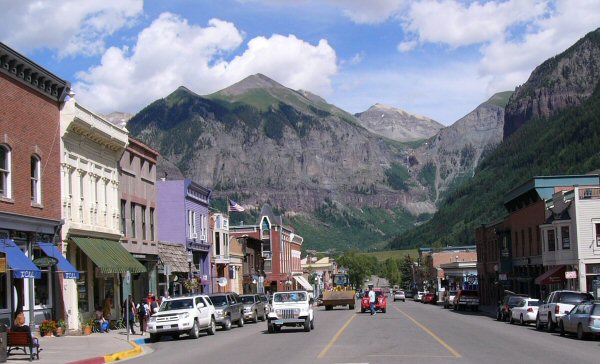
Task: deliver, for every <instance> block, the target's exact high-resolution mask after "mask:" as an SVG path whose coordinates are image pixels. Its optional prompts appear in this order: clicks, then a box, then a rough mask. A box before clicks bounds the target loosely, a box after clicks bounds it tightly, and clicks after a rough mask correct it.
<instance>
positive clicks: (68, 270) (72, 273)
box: [36, 242, 79, 279]
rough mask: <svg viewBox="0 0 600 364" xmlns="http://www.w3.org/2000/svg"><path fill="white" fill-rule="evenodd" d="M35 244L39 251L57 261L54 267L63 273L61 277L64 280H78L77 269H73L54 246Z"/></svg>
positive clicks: (50, 244)
mask: <svg viewBox="0 0 600 364" xmlns="http://www.w3.org/2000/svg"><path fill="white" fill-rule="evenodd" d="M36 244H37V245H38V246H39V247H40V249H42V250H43V251H44V253H46V255H47V256H49V257H52V258H55V259H56V260H58V263H57V264H56V266H57V267H58V269H60V270H61V271H62V272H63V277H64V278H65V279H79V272H78V271H77V269H75V267H73V265H72V264H71V263H69V261H68V260H67V258H65V257H64V256H63V255H62V254H61V253H60V252H59V251H58V249H57V248H56V246H54V244H52V243H42V242H37V243H36Z"/></svg>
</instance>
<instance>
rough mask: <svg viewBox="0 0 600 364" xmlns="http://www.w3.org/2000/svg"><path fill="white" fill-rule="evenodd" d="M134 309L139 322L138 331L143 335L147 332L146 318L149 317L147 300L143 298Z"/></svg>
mask: <svg viewBox="0 0 600 364" xmlns="http://www.w3.org/2000/svg"><path fill="white" fill-rule="evenodd" d="M136 308H137V314H138V321H139V322H140V331H141V332H142V335H144V332H145V331H147V325H148V317H149V316H150V307H149V306H148V300H147V299H145V298H144V299H142V300H141V301H140V303H138V305H137V307H136Z"/></svg>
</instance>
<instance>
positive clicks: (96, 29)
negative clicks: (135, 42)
mask: <svg viewBox="0 0 600 364" xmlns="http://www.w3.org/2000/svg"><path fill="white" fill-rule="evenodd" d="M3 8H4V6H3ZM142 10H143V0H104V1H81V0H62V1H59V2H54V1H52V2H51V1H30V0H24V1H14V2H12V3H11V8H10V11H3V12H0V32H2V34H3V41H4V42H6V43H8V44H10V45H11V46H13V47H15V48H18V49H20V50H23V51H29V50H32V49H35V48H49V49H53V50H57V51H58V54H59V56H61V57H64V56H71V55H77V54H85V55H93V54H99V53H101V52H102V51H104V48H105V45H104V41H105V38H106V37H107V36H110V35H112V34H113V33H115V32H116V31H117V30H119V29H121V28H123V27H126V26H128V25H129V24H130V23H131V22H133V21H134V20H135V19H136V17H137V16H139V15H140V14H141V13H142ZM15 14H18V16H15Z"/></svg>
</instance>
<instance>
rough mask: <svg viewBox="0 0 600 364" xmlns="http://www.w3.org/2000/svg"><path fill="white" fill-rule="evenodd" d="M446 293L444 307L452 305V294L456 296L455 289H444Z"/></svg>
mask: <svg viewBox="0 0 600 364" xmlns="http://www.w3.org/2000/svg"><path fill="white" fill-rule="evenodd" d="M446 292H447V293H446V295H445V296H444V308H450V307H452V306H454V296H456V292H457V291H454V290H452V291H446Z"/></svg>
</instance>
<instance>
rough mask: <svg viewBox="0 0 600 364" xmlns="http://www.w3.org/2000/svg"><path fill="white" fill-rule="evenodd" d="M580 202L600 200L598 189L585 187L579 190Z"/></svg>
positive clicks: (599, 188) (599, 190) (599, 189)
mask: <svg viewBox="0 0 600 364" xmlns="http://www.w3.org/2000/svg"><path fill="white" fill-rule="evenodd" d="M579 199H580V200H592V199H600V187H587V188H580V189H579Z"/></svg>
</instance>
